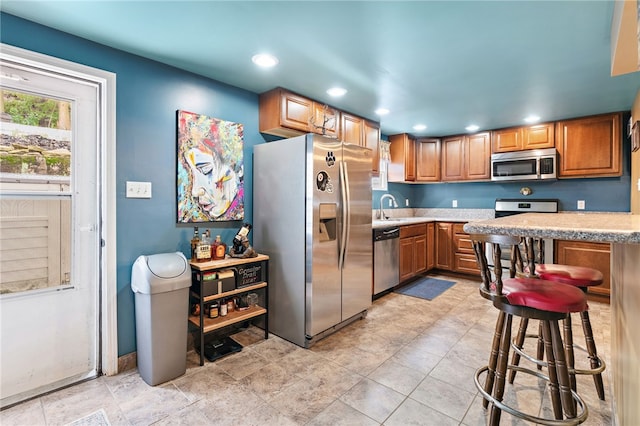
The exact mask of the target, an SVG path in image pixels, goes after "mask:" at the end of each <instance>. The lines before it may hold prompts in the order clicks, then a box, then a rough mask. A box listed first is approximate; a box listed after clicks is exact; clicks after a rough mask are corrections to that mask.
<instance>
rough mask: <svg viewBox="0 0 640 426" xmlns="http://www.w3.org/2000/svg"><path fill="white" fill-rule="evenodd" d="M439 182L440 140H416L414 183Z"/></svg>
mask: <svg viewBox="0 0 640 426" xmlns="http://www.w3.org/2000/svg"><path fill="white" fill-rule="evenodd" d="M439 180H440V139H426V138H422V139H418V140H417V141H416V181H418V182H438V181H439Z"/></svg>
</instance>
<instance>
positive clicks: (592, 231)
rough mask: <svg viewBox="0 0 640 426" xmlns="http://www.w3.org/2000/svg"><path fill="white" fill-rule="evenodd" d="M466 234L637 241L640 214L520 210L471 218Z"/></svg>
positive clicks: (618, 241) (608, 241)
mask: <svg viewBox="0 0 640 426" xmlns="http://www.w3.org/2000/svg"><path fill="white" fill-rule="evenodd" d="M464 230H465V232H467V233H469V234H474V233H475V234H501V235H526V236H531V237H538V238H551V239H559V240H575V241H593V242H605V243H628V244H640V215H632V214H630V213H596V212H594V213H574V212H565V213H523V214H518V215H513V216H507V217H501V218H496V219H489V220H481V221H473V222H471V223H468V224H467V225H465V226H464Z"/></svg>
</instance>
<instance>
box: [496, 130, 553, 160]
mask: <svg viewBox="0 0 640 426" xmlns="http://www.w3.org/2000/svg"><path fill="white" fill-rule="evenodd" d="M554 129H555V125H554V123H544V124H536V125H534V126H526V127H512V128H510V129H500V130H494V131H493V132H491V144H492V146H491V150H492V152H494V153H497V152H510V151H522V150H527V149H542V148H553V147H554V146H555V133H554Z"/></svg>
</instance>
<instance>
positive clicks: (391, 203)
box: [389, 199, 393, 207]
mask: <svg viewBox="0 0 640 426" xmlns="http://www.w3.org/2000/svg"><path fill="white" fill-rule="evenodd" d="M389 207H393V200H391V199H389Z"/></svg>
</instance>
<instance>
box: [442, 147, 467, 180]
mask: <svg viewBox="0 0 640 426" xmlns="http://www.w3.org/2000/svg"><path fill="white" fill-rule="evenodd" d="M440 166H441V168H442V175H441V176H442V180H443V181H456V180H464V136H451V137H448V138H444V139H442V157H441V162H440Z"/></svg>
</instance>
